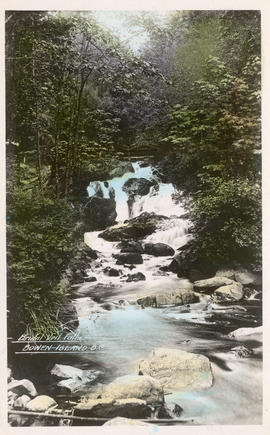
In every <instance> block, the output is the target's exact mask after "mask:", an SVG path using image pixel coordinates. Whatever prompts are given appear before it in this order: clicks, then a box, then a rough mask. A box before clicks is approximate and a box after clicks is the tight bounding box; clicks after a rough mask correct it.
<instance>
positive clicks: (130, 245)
mask: <svg viewBox="0 0 270 435" xmlns="http://www.w3.org/2000/svg"><path fill="white" fill-rule="evenodd" d="M117 248H118V249H120V252H121V253H122V252H137V253H139V254H143V252H144V250H143V247H142V245H141V243H140V242H135V241H134V240H123V242H120V243H119V244H118V245H117Z"/></svg>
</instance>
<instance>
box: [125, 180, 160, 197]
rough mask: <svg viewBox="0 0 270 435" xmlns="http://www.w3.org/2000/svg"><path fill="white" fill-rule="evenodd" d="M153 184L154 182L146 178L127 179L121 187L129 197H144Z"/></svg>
mask: <svg viewBox="0 0 270 435" xmlns="http://www.w3.org/2000/svg"><path fill="white" fill-rule="evenodd" d="M154 184H155V182H154V181H149V180H147V179H146V178H129V179H128V180H127V181H126V182H125V184H124V185H123V187H122V190H123V191H124V192H126V194H127V195H129V196H133V195H140V196H145V195H147V194H148V193H149V191H150V187H151V186H153V185H154Z"/></svg>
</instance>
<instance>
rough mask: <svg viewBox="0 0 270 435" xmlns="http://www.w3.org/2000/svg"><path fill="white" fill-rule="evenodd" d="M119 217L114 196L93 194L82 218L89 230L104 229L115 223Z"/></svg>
mask: <svg viewBox="0 0 270 435" xmlns="http://www.w3.org/2000/svg"><path fill="white" fill-rule="evenodd" d="M116 217H117V212H116V202H115V199H114V198H113V197H112V198H102V197H99V196H96V195H95V196H92V197H91V198H90V199H89V200H88V201H87V203H86V204H85V206H84V208H83V211H82V220H83V222H84V225H85V228H89V230H91V231H93V230H98V231H99V230H104V229H105V228H106V227H109V226H111V225H114V224H115V220H116Z"/></svg>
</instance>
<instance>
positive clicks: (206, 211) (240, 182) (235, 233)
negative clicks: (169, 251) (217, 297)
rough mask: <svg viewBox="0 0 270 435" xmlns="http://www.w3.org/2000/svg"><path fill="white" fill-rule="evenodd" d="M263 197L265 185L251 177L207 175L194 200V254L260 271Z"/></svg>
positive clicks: (216, 261) (192, 207) (192, 216)
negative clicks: (262, 192) (261, 199)
mask: <svg viewBox="0 0 270 435" xmlns="http://www.w3.org/2000/svg"><path fill="white" fill-rule="evenodd" d="M260 196H261V186H260V184H259V183H256V182H255V181H254V180H253V179H252V178H251V177H249V178H248V177H246V178H225V179H224V178H221V177H214V176H209V175H208V176H204V177H203V179H202V180H201V190H199V191H197V192H196V194H194V195H193V197H192V200H191V201H190V216H191V220H192V222H193V234H194V238H193V240H192V243H191V245H192V255H196V256H197V257H206V258H208V259H209V260H210V261H214V262H215V263H219V264H221V265H222V262H224V261H225V262H226V263H230V262H231V263H233V261H238V262H241V263H242V264H245V265H249V266H250V264H252V265H253V267H254V268H260V267H261V207H260ZM189 255H191V252H190V253H189Z"/></svg>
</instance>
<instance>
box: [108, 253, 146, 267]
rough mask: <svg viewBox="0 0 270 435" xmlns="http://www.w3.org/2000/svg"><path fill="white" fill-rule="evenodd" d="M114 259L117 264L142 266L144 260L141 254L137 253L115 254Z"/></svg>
mask: <svg viewBox="0 0 270 435" xmlns="http://www.w3.org/2000/svg"><path fill="white" fill-rule="evenodd" d="M113 257H114V258H116V260H117V264H142V263H143V258H142V256H141V254H138V253H137V252H123V253H120V254H114V255H113Z"/></svg>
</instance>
